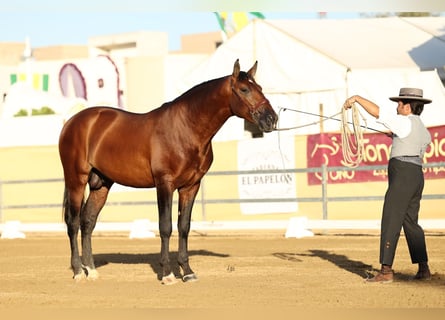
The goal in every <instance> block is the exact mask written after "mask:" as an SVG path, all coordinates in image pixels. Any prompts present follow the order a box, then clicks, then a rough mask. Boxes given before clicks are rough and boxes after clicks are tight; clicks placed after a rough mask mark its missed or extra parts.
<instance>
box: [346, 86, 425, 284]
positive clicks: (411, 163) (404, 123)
mask: <svg viewBox="0 0 445 320" xmlns="http://www.w3.org/2000/svg"><path fill="white" fill-rule="evenodd" d="M389 99H390V100H392V101H395V102H397V113H395V112H392V111H390V110H388V109H387V108H380V107H379V106H377V105H376V104H375V103H374V102H371V101H369V100H367V99H365V98H363V97H361V96H358V95H354V96H351V97H350V98H348V99H346V101H345V103H344V105H343V107H344V108H345V109H349V108H351V107H352V105H353V103H358V104H359V105H360V106H362V107H363V109H365V110H366V112H368V113H369V114H370V115H372V116H374V117H375V118H377V119H378V120H377V121H378V122H379V123H382V124H383V125H384V126H385V127H387V128H388V129H389V130H390V131H391V132H392V139H393V141H392V148H391V153H390V160H389V163H388V189H387V191H386V194H385V200H384V204H383V212H382V221H381V234H380V264H381V269H380V272H378V273H377V274H376V275H375V276H374V277H372V278H367V279H366V281H367V282H377V283H387V282H392V281H393V278H394V270H393V269H392V265H393V261H394V257H395V253H396V248H397V242H398V240H399V237H400V231H401V230H402V227H403V231H404V233H405V237H406V240H407V244H408V249H409V253H410V256H411V261H412V263H413V264H418V272H417V274H416V275H415V276H414V279H415V280H430V279H431V272H430V269H429V266H428V254H427V249H426V242H425V234H424V232H423V229H422V227H421V226H420V225H419V224H418V218H419V209H420V199H421V198H422V192H423V186H424V176H423V171H422V163H423V156H424V153H425V150H426V148H427V147H428V145H429V144H430V143H431V135H430V133H429V131H428V130H427V129H426V127H425V125H424V124H423V122H422V120H421V119H420V117H419V116H420V114H421V113H422V111H423V107H424V105H425V104H428V103H431V100H430V99H425V98H424V97H423V90H422V89H417V88H401V89H400V92H399V95H398V96H397V97H390V98H389Z"/></svg>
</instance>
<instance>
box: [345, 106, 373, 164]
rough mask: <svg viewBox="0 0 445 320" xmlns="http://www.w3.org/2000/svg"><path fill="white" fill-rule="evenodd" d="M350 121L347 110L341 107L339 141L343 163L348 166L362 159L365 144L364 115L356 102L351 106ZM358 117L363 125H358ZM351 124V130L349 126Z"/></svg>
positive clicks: (365, 127)
mask: <svg viewBox="0 0 445 320" xmlns="http://www.w3.org/2000/svg"><path fill="white" fill-rule="evenodd" d="M350 110H351V112H352V115H351V118H352V120H351V121H348V110H346V109H345V108H342V113H341V125H340V131H341V143H342V153H343V164H344V165H345V166H347V167H350V168H355V167H357V166H358V165H359V164H360V163H361V162H362V160H363V154H364V150H365V144H364V139H363V132H364V131H365V130H366V129H367V127H368V126H367V123H366V119H365V117H364V116H363V115H362V114H361V113H360V111H359V109H358V108H357V106H356V104H355V103H353V104H352V106H351V109H350ZM360 119H361V120H362V121H363V122H364V123H365V125H364V126H363V125H360ZM349 124H352V130H351V128H350V126H349Z"/></svg>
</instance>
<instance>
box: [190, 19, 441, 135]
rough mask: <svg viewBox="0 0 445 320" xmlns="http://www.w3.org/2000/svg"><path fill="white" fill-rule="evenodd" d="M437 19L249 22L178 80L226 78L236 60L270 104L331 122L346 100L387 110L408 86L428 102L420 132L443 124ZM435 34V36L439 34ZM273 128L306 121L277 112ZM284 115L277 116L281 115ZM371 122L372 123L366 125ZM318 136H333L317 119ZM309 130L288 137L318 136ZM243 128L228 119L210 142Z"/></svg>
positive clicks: (334, 126) (334, 125)
mask: <svg viewBox="0 0 445 320" xmlns="http://www.w3.org/2000/svg"><path fill="white" fill-rule="evenodd" d="M444 28H445V18H409V19H408V18H404V19H402V18H380V19H354V20H276V21H275V20H253V21H252V22H251V23H250V24H249V25H248V26H246V27H245V28H244V29H242V30H241V31H240V32H239V33H237V34H236V35H234V36H233V37H232V38H230V39H229V40H228V41H226V42H225V43H224V44H223V45H221V46H220V47H219V48H218V49H217V50H216V52H215V53H214V54H213V55H211V56H210V57H209V58H208V59H206V60H205V61H204V62H203V63H202V64H200V65H199V66H198V67H197V68H196V69H195V70H194V71H193V72H192V73H190V74H189V75H188V76H187V77H186V78H185V79H184V88H183V89H185V88H189V87H191V86H192V85H195V84H198V83H201V82H203V81H206V80H208V79H213V78H217V77H221V76H225V75H228V74H230V73H231V72H232V68H233V63H234V62H235V60H236V59H240V63H241V68H242V70H246V71H247V70H248V69H249V68H250V67H251V66H252V65H253V63H254V62H255V61H258V72H257V76H256V79H257V82H258V83H259V84H260V85H261V86H262V87H263V91H264V93H265V94H266V96H267V97H268V98H269V100H270V101H271V103H272V105H273V106H274V107H275V108H276V109H277V112H278V111H280V109H279V108H278V107H281V108H293V109H297V110H300V111H305V112H311V113H316V114H319V112H320V110H322V112H323V115H325V116H331V115H334V114H338V113H339V112H340V111H341V106H342V104H343V102H344V100H345V99H346V98H347V96H348V95H351V94H361V95H363V96H366V97H367V98H369V99H371V100H373V101H375V102H377V103H379V104H381V107H385V106H387V105H389V106H392V105H391V104H390V103H391V102H390V101H389V100H388V97H389V96H393V95H396V94H397V93H398V91H399V88H400V87H404V86H416V87H420V88H423V89H424V95H425V96H427V97H429V98H431V99H432V100H433V103H432V104H431V105H428V108H426V110H425V112H424V115H422V116H424V121H425V122H426V124H427V125H428V126H435V125H441V124H445V112H443V111H441V108H443V106H444V102H445V91H444V89H443V85H442V83H441V81H440V78H439V76H438V71H437V69H438V68H439V67H440V68H441V69H443V66H444V65H445V42H444V41H443V39H444V38H445V36H444V35H443V33H444V32H443V31H444V30H445V29H444ZM441 32H442V33H441ZM280 115H281V117H280V126H281V127H293V126H303V125H304V124H307V123H312V122H316V121H318V120H319V119H317V117H314V116H309V115H304V114H302V113H298V112H289V111H287V112H286V113H283V112H280ZM283 115H285V116H283ZM371 121H372V120H371ZM323 130H324V131H328V132H329V131H338V130H339V123H338V122H337V121H325V122H324V124H323ZM319 131H320V126H318V125H312V126H306V127H302V128H300V129H297V130H290V131H289V134H310V133H318V132H319ZM242 135H243V122H242V121H241V120H240V119H232V120H230V121H229V122H228V123H227V125H225V126H224V127H223V129H222V130H221V131H220V132H219V133H218V135H217V136H216V137H215V139H239V138H241V137H242Z"/></svg>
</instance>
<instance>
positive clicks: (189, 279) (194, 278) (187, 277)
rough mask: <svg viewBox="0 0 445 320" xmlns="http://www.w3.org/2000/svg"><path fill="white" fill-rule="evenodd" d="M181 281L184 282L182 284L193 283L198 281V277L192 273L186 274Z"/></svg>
mask: <svg viewBox="0 0 445 320" xmlns="http://www.w3.org/2000/svg"><path fill="white" fill-rule="evenodd" d="M182 281H184V282H194V281H198V277H197V276H196V274H194V273H191V274H186V275H185V276H183V277H182Z"/></svg>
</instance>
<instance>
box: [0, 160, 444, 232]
mask: <svg viewBox="0 0 445 320" xmlns="http://www.w3.org/2000/svg"><path fill="white" fill-rule="evenodd" d="M444 167H445V162H436V163H428V164H424V168H437V169H440V168H444ZM386 168H387V166H385V165H377V166H360V167H356V168H349V167H328V166H326V165H322V166H321V167H314V168H295V169H282V170H240V171H237V170H233V171H209V172H208V173H207V174H206V176H205V177H207V176H208V177H211V176H239V175H250V174H255V175H258V174H280V173H317V172H318V173H321V195H320V196H319V197H298V198H293V197H292V198H260V199H240V198H218V199H212V198H210V199H207V198H206V192H205V179H203V181H202V185H201V196H200V198H198V199H197V200H196V203H197V204H200V205H201V208H202V216H203V217H202V218H203V221H206V213H205V212H206V205H207V204H218V203H221V204H224V203H227V204H236V203H238V204H241V203H255V202H256V203H267V202H295V201H298V202H319V203H321V204H322V211H323V220H327V219H328V202H334V201H337V202H347V201H377V200H383V195H381V196H328V173H329V172H335V171H368V170H386ZM55 182H60V183H62V182H63V179H62V178H54V179H34V180H0V223H1V222H3V213H2V212H3V210H6V209H35V208H57V207H60V208H61V206H62V204H61V202H59V203H43V204H14V205H5V204H4V201H3V186H4V185H13V184H31V183H33V184H35V183H37V184H40V183H55ZM441 191H442V192H445V189H444V190H441ZM422 199H424V200H433V199H445V193H437V194H423V196H422ZM141 205H157V202H156V201H109V202H107V206H141Z"/></svg>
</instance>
